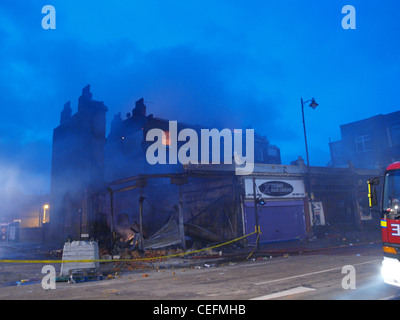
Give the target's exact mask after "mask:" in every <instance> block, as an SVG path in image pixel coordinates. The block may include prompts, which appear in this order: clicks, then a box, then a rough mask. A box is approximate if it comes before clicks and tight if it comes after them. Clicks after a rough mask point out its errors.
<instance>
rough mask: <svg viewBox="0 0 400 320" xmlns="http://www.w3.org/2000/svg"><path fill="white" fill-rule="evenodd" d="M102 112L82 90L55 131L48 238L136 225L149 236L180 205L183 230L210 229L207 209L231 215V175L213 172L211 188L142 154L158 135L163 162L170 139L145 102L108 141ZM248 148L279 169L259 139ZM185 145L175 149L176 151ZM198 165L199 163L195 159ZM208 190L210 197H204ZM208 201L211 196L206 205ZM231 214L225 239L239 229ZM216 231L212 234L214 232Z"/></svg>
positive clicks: (116, 122) (115, 125)
mask: <svg viewBox="0 0 400 320" xmlns="http://www.w3.org/2000/svg"><path fill="white" fill-rule="evenodd" d="M106 112H107V107H106V106H105V105H104V103H103V102H101V101H96V100H94V99H93V98H92V93H91V92H90V86H89V85H88V86H86V87H85V88H84V89H83V90H82V95H81V97H79V99H78V111H77V112H76V113H75V114H72V109H71V105H70V102H67V103H66V104H65V105H64V110H62V112H61V118H60V124H59V126H58V127H56V128H55V129H54V132H53V154H52V172H51V175H52V176H51V194H52V212H51V213H52V215H51V225H52V231H53V235H57V236H58V237H59V238H60V239H61V240H65V239H66V238H67V237H70V238H74V239H77V238H80V237H81V235H82V234H84V235H88V234H90V235H93V234H99V233H104V232H103V231H99V230H107V232H108V233H111V234H113V233H116V232H118V233H119V234H120V235H121V234H124V233H125V232H128V233H129V232H130V231H129V229H130V227H129V226H130V225H132V224H134V223H139V222H141V223H143V225H144V227H145V228H146V229H147V231H148V233H153V232H155V231H157V230H158V229H159V228H160V227H162V226H163V225H164V224H165V223H167V222H168V220H169V219H170V218H171V217H177V215H178V213H179V208H180V203H181V202H182V201H183V202H185V212H186V218H185V219H186V221H185V222H190V221H192V222H193V221H195V222H196V223H200V224H203V226H207V225H208V223H209V222H210V221H213V222H215V221H216V220H215V219H216V218H215V216H212V213H210V212H211V211H210V210H208V209H210V208H212V212H217V211H218V212H219V213H218V215H220V214H222V217H223V218H224V219H225V218H227V217H228V215H229V214H228V213H227V212H226V211H221V210H220V209H221V208H222V207H224V206H225V204H227V207H232V203H235V208H236V204H237V199H236V193H235V192H234V189H233V186H234V182H233V181H234V180H233V178H234V174H233V171H232V172H230V173H228V177H226V173H223V174H222V177H219V176H218V174H215V171H214V172H213V173H212V175H213V177H214V180H213V182H210V181H211V180H212V179H210V178H211V177H210V175H209V174H208V175H206V176H207V177H204V176H203V174H200V175H196V174H194V176H193V175H192V176H190V177H189V178H188V176H187V175H188V171H187V168H186V166H185V165H182V164H180V163H179V161H178V162H177V163H172V164H170V163H169V162H170V161H168V160H169V159H167V161H166V162H167V164H156V165H151V164H149V162H148V161H147V159H146V150H147V149H148V147H149V145H150V144H151V143H152V142H150V141H146V136H147V134H148V132H149V131H150V130H152V129H155V128H156V129H161V130H163V132H164V133H165V137H163V141H162V145H163V147H165V150H166V152H167V155H168V154H169V153H168V150H169V149H170V148H171V144H172V142H171V139H172V134H170V132H169V130H170V128H169V125H170V121H168V120H166V119H161V118H157V117H155V116H153V115H152V114H148V113H147V108H146V106H145V104H144V100H143V99H139V100H138V101H136V103H135V106H134V108H133V109H132V112H130V113H128V114H126V116H124V117H122V116H121V114H120V113H119V114H117V115H115V116H114V117H113V119H112V121H111V127H110V130H109V133H108V135H106ZM176 125H177V130H178V131H181V130H182V129H185V128H190V129H193V130H194V131H195V132H197V133H198V134H200V131H201V129H203V128H201V127H200V126H197V125H189V124H186V123H182V122H176ZM254 140H255V141H254V144H255V146H254V147H255V161H256V162H260V163H275V164H280V161H281V159H280V150H279V148H278V147H277V146H274V145H271V144H270V143H269V141H268V140H267V139H266V137H263V136H260V135H258V134H255V139H254ZM184 143H185V141H179V142H178V145H177V147H178V148H180V147H181V146H182V145H183V144H184ZM199 143H200V142H199ZM222 147H223V144H222V143H221V148H222ZM199 149H200V148H199ZM198 157H199V158H198V159H200V158H201V154H200V153H199V155H198ZM232 158H233V155H232ZM229 166H230V167H232V165H228V167H229ZM182 175H184V176H185V181H186V182H187V183H185V186H184V187H182V185H181V184H180V182H179V177H180V176H182ZM142 177H144V178H142ZM219 178H223V180H219ZM226 179H227V180H226ZM207 181H209V182H210V183H209V182H207ZM211 185H213V186H211ZM208 188H211V189H210V190H213V192H211V193H210V192H208V191H207V190H208ZM194 190H196V191H194ZM206 194H208V195H209V196H207V197H205V195H206ZM232 197H233V198H232ZM221 199H224V200H223V201H221ZM205 208H208V209H207V210H206V209H205ZM225 210H226V209H225ZM206 211H207V212H206ZM234 211H235V210H234ZM196 212H197V213H196ZM198 212H202V214H201V215H199V214H198ZM232 214H233V215H234V217H233V218H232V219H231V218H228V219H230V220H229V221H230V226H229V232H231V233H232V234H235V235H236V234H237V232H238V231H237V230H238V228H239V229H240V227H239V226H238V225H237V214H238V212H237V210H236V211H235V213H232ZM207 216H208V218H206V217H207ZM199 219H200V220H199ZM218 219H220V218H218ZM218 219H217V220H218ZM221 219H222V218H221ZM221 219H220V220H221ZM239 220H240V219H239ZM100 222H101V223H103V224H106V225H107V226H106V228H105V229H102V227H101V226H99V224H100ZM214 225H215V224H214ZM215 226H217V225H215ZM215 229H216V232H217V229H218V227H216V228H215ZM218 232H219V231H218ZM222 233H224V231H222ZM222 237H226V234H224V235H222Z"/></svg>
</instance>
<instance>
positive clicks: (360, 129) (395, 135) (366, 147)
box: [329, 111, 400, 170]
mask: <svg viewBox="0 0 400 320" xmlns="http://www.w3.org/2000/svg"><path fill="white" fill-rule="evenodd" d="M340 132H341V137H342V139H341V140H339V141H334V142H330V143H329V148H330V153H331V164H332V166H333V167H348V166H353V167H355V168H362V169H380V170H381V169H383V168H385V167H386V166H387V165H388V164H390V163H392V162H394V161H398V160H400V111H397V112H393V113H389V114H385V115H382V114H380V115H376V116H373V117H371V118H368V119H363V120H359V121H355V122H352V123H348V124H344V125H341V126H340Z"/></svg>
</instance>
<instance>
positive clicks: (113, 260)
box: [0, 227, 261, 264]
mask: <svg viewBox="0 0 400 320" xmlns="http://www.w3.org/2000/svg"><path fill="white" fill-rule="evenodd" d="M256 233H257V234H260V233H261V231H260V227H258V229H257V227H255V231H254V232H252V233H249V234H246V235H244V236H241V237H239V238H236V239H233V240H229V241H227V242H224V243H221V244H217V245H215V246H212V247H207V248H203V249H199V250H195V251H190V252H182V253H176V254H170V255H166V256H160V257H150V258H138V259H89V260H0V263H46V264H52V263H78V262H80V263H90V262H134V261H147V260H157V259H165V258H172V257H178V256H184V255H189V254H194V253H198V252H201V251H206V250H210V249H215V248H218V247H222V246H226V245H227V244H230V243H233V242H236V241H240V240H242V239H244V238H247V237H249V236H251V235H253V234H256Z"/></svg>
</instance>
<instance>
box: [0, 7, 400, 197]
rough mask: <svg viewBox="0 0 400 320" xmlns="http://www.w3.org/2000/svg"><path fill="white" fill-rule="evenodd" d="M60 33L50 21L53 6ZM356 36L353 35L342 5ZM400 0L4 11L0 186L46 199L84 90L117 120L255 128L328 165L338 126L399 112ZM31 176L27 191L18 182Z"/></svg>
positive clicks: (292, 153) (0, 14)
mask: <svg viewBox="0 0 400 320" xmlns="http://www.w3.org/2000/svg"><path fill="white" fill-rule="evenodd" d="M46 4H50V5H53V6H54V7H55V9H56V29H55V30H44V29H43V28H42V26H41V20H42V18H43V16H44V15H43V14H42V13H41V9H42V7H43V6H44V5H46ZM347 4H350V5H353V6H354V7H355V9H356V29H355V30H344V29H343V28H342V25H341V20H342V18H343V17H344V14H342V13H341V10H342V7H343V6H344V5H347ZM399 13H400V3H399V2H398V1H396V0H391V1H389V0H382V1H367V0H363V1H356V0H350V1H339V0H325V1H320V0H319V1H312V0H302V1H300V0H281V1H278V0H276V1H272V0H264V1H261V0H259V1H243V0H242V1H238V0H226V1H207V0H206V1H204V0H203V1H196V0H191V1H183V0H179V1H178V0H175V1H165V0H164V1H156V0H135V1H93V0H85V1H77V0H68V1H67V0H64V1H61V0H46V1H41V0H24V1H22V0H13V1H12V0H3V1H2V2H1V3H0V92H1V95H0V170H1V173H0V183H1V184H2V186H3V188H4V187H5V186H6V187H10V188H11V187H15V188H20V189H22V190H23V191H26V192H39V190H42V192H48V190H49V176H50V164H51V140H52V130H53V128H55V127H56V126H57V125H58V124H59V116H60V112H61V110H62V108H63V105H64V103H65V102H66V101H71V103H72V108H73V112H76V110H77V99H78V97H79V96H80V94H81V90H82V88H83V87H84V86H85V85H86V84H90V85H91V91H92V93H93V98H94V99H96V100H101V101H104V102H105V104H106V105H107V106H108V108H109V112H108V116H107V126H108V128H109V124H110V122H111V119H112V117H113V115H114V114H116V113H118V112H121V113H122V114H123V115H124V114H125V113H126V112H129V111H131V109H132V108H133V106H134V102H135V101H136V100H138V99H140V98H141V97H143V98H144V99H145V103H146V105H147V108H148V112H149V113H152V114H154V115H155V116H159V117H163V118H167V119H170V120H177V121H185V122H190V123H193V124H200V125H205V126H207V127H208V126H223V127H227V128H246V127H248V126H249V125H250V126H252V127H253V128H254V129H256V131H257V132H259V133H261V134H263V135H266V136H267V138H268V139H269V141H270V143H271V144H275V145H277V146H278V147H280V149H281V155H282V162H283V163H284V164H289V163H290V161H292V160H295V159H297V157H298V156H299V155H301V156H302V157H303V158H305V147H304V136H303V127H302V119H301V106H300V98H301V97H303V98H304V99H305V100H308V99H311V98H312V97H315V99H316V100H317V102H318V103H319V106H318V108H317V109H315V110H312V109H311V108H306V110H305V116H306V124H307V136H308V145H309V155H310V162H311V165H319V166H325V165H327V163H328V162H329V161H330V155H329V147H328V142H329V139H332V141H335V140H339V139H340V128H339V126H340V125H341V124H345V123H349V122H352V121H356V120H359V119H363V118H368V117H371V116H374V115H376V114H381V113H383V114H386V113H390V112H394V111H398V110H399V109H400V104H399V101H400V99H399V98H400V90H399V84H400V81H399V80H400V79H399V78H400V54H399V48H400V44H399V39H400V19H398V17H399ZM22 181H23V183H22Z"/></svg>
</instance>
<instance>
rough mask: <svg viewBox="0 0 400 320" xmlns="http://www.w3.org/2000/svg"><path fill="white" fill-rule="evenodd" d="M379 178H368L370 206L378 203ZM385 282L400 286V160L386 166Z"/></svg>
mask: <svg viewBox="0 0 400 320" xmlns="http://www.w3.org/2000/svg"><path fill="white" fill-rule="evenodd" d="M377 185H379V178H372V179H369V180H368V197H369V206H370V207H374V206H377V205H378V198H377V192H376V186H377ZM379 207H380V209H381V210H380V211H381V231H382V242H383V261H382V269H381V271H382V276H383V280H384V282H386V283H388V284H390V285H394V286H396V287H400V162H395V163H392V164H391V165H389V166H388V167H387V168H386V171H385V175H384V178H383V190H382V198H381V203H380V206H379Z"/></svg>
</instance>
